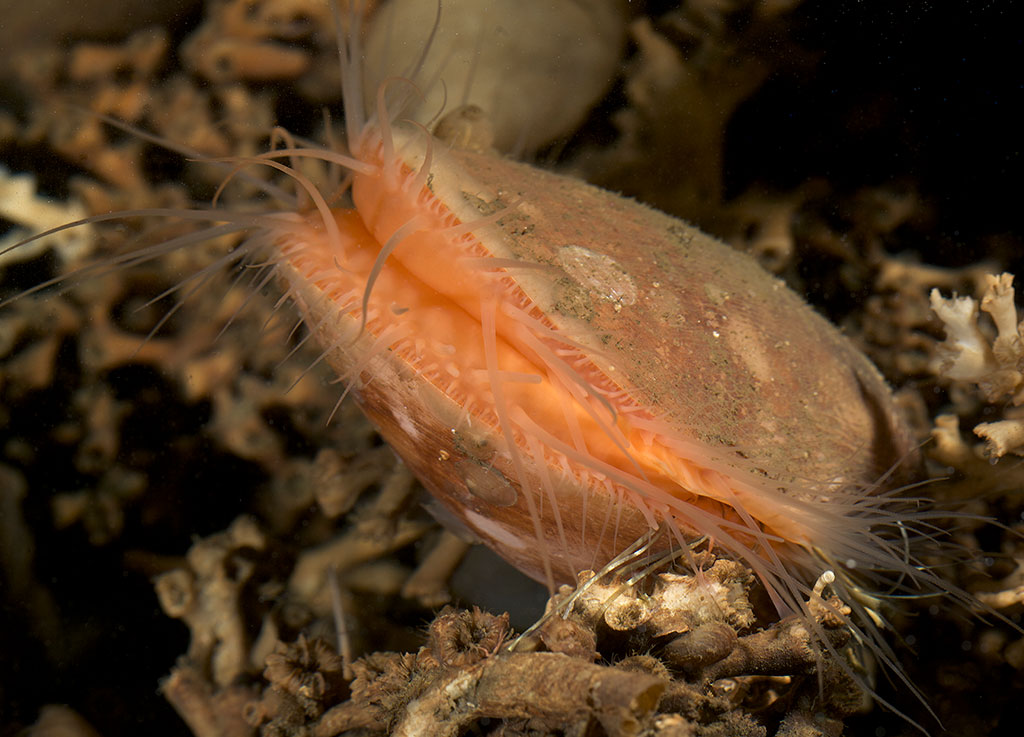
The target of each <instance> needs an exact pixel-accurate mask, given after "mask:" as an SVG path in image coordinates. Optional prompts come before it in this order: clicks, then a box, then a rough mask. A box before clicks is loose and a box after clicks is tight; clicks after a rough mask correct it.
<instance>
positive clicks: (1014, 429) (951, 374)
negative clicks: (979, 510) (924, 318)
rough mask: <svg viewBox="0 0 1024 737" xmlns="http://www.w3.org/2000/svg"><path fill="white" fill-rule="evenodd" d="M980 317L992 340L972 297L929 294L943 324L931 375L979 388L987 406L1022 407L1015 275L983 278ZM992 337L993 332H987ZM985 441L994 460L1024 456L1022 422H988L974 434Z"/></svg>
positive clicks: (1023, 364)
mask: <svg viewBox="0 0 1024 737" xmlns="http://www.w3.org/2000/svg"><path fill="white" fill-rule="evenodd" d="M985 286H986V288H985V294H984V295H983V296H982V298H981V311H982V312H985V313H987V314H988V315H989V317H990V318H991V319H992V323H993V324H994V325H995V329H996V336H995V338H991V339H990V338H988V337H986V335H985V333H984V332H983V331H982V329H981V327H979V325H978V314H979V310H978V303H977V302H976V301H975V300H974V299H972V298H971V297H956V296H953V297H951V298H949V299H947V298H945V297H943V296H942V295H941V294H939V290H937V289H933V290H932V292H931V306H932V310H934V311H935V314H936V315H938V316H939V319H940V320H942V322H943V323H944V324H945V327H946V340H945V342H943V343H941V344H940V345H938V346H937V347H936V349H935V361H934V362H933V364H932V369H933V370H934V371H935V373H937V374H939V375H940V376H944V377H946V378H948V379H953V380H955V381H969V382H973V383H975V384H977V385H978V388H979V389H980V391H981V394H982V396H983V397H984V398H985V399H986V400H987V401H989V402H996V401H1001V400H1005V399H1006V398H1007V397H1009V398H1010V400H1011V402H1012V403H1013V404H1014V405H1022V404H1024V341H1022V340H1021V330H1022V328H1024V323H1020V322H1018V319H1017V317H1018V316H1017V308H1016V305H1015V304H1014V299H1013V297H1014V290H1013V275H1012V274H1000V275H999V276H987V277H985ZM990 333H991V330H990ZM974 433H975V434H976V435H978V436H979V437H981V438H983V439H984V440H985V441H986V452H987V454H988V455H989V456H990V457H992V458H1001V457H1002V456H1004V455H1006V454H1007V453H1019V454H1024V420H1022V419H1020V418H1008V419H1005V420H1001V421H998V422H986V423H982V424H980V425H978V426H977V427H975V428H974Z"/></svg>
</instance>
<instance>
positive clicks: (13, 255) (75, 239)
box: [0, 166, 95, 266]
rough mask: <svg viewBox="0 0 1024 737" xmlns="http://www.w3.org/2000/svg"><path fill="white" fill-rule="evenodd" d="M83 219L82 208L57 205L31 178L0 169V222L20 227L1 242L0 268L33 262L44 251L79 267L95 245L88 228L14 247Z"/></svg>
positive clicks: (79, 206)
mask: <svg viewBox="0 0 1024 737" xmlns="http://www.w3.org/2000/svg"><path fill="white" fill-rule="evenodd" d="M85 215H86V213H85V211H84V209H83V208H82V206H81V205H79V204H77V203H75V202H66V203H60V202H55V201H53V200H51V199H49V198H46V197H43V196H42V195H40V194H39V193H38V192H37V191H36V180H35V177H33V176H32V175H30V174H11V173H10V172H9V171H8V170H7V169H5V168H4V167H3V166H0V218H4V219H5V220H9V221H11V222H12V223H14V224H15V225H18V226H21V227H19V228H15V229H14V230H13V231H11V232H10V233H8V234H7V235H6V236H4V237H2V238H0V266H6V265H8V264H11V263H15V262H18V261H25V260H28V259H31V258H34V257H36V256H38V255H39V254H40V253H42V252H43V251H45V250H46V249H47V248H54V249H56V251H57V253H58V254H59V256H60V258H61V260H62V261H63V262H64V263H65V264H67V265H72V264H77V263H80V262H81V261H82V260H83V259H84V258H85V257H86V256H88V255H89V253H91V252H92V248H93V244H94V243H95V235H94V233H93V229H92V228H90V227H89V226H81V227H75V228H68V229H67V230H62V231H60V232H59V233H54V234H52V235H49V236H46V237H44V238H38V239H36V240H34V241H32V242H31V243H27V244H25V245H24V246H19V247H17V248H13V246H15V245H16V244H17V243H19V242H20V241H22V240H24V239H25V238H27V237H29V236H30V235H32V234H33V233H38V232H41V231H44V230H49V229H50V228H56V227H58V226H61V225H64V224H66V223H70V222H73V221H75V220H81V219H82V218H84V217H85ZM8 249H10V250H8Z"/></svg>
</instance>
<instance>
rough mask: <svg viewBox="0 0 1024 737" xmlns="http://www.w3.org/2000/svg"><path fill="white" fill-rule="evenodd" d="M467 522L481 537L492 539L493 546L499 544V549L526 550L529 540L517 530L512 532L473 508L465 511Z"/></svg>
mask: <svg viewBox="0 0 1024 737" xmlns="http://www.w3.org/2000/svg"><path fill="white" fill-rule="evenodd" d="M463 514H464V516H465V520H466V524H468V525H469V526H470V527H472V528H473V530H474V531H476V533H477V534H478V535H480V536H481V537H484V538H487V539H488V540H491V541H492V542H491V545H492V546H495V545H496V546H498V548H499V549H501V548H507V549H512V550H524V549H526V545H527V541H526V540H524V539H523V538H522V537H520V536H519V535H518V534H516V533H515V532H511V531H509V530H508V529H506V528H504V527H502V526H501V525H499V524H498V523H497V522H495V521H494V520H493V519H491V518H490V517H485V516H484V515H482V514H478V513H477V512H474V511H473V510H472V509H466V510H465V511H464V513H463Z"/></svg>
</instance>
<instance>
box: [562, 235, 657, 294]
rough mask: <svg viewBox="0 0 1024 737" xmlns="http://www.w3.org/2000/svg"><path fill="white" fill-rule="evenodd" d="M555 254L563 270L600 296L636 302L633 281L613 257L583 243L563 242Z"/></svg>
mask: <svg viewBox="0 0 1024 737" xmlns="http://www.w3.org/2000/svg"><path fill="white" fill-rule="evenodd" d="M556 258H557V259H558V264H559V266H561V267H562V269H564V270H565V273H566V274H568V275H569V276H570V277H572V279H574V280H575V281H576V282H577V283H578V284H580V285H581V286H584V287H586V288H587V289H589V290H592V291H594V292H596V293H597V294H598V296H600V297H601V299H604V300H607V301H609V302H615V303H616V304H617V305H631V304H634V303H635V302H636V297H637V288H636V284H634V283H633V279H632V277H630V275H629V274H627V273H626V270H625V269H623V268H622V267H621V266H619V263H618V262H617V261H616V260H615V259H613V258H611V257H609V256H605V255H604V254H601V253H594V252H593V251H591V250H590V249H589V248H584V247H583V246H563V247H562V248H560V249H558V254H557V256H556Z"/></svg>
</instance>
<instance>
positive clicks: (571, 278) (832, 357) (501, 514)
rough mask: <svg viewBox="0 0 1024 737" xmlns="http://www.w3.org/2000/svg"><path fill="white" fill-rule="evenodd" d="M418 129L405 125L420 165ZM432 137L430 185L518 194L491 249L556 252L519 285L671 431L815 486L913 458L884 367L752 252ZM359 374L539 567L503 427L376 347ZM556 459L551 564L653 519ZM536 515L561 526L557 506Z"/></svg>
mask: <svg viewBox="0 0 1024 737" xmlns="http://www.w3.org/2000/svg"><path fill="white" fill-rule="evenodd" d="M422 139H423V136H422V133H416V134H413V135H412V136H411V137H407V138H404V140H403V139H401V138H400V139H399V141H400V150H402V152H403V153H402V155H403V156H404V157H405V159H406V162H407V164H408V166H409V167H410V168H411V169H413V170H415V169H417V168H418V166H419V164H420V162H421V161H422V156H423V149H424V146H423V140H422ZM434 148H435V151H434V154H433V155H434V164H433V165H432V166H431V178H430V180H429V183H428V186H429V187H430V188H431V189H432V191H433V192H434V193H435V194H436V195H437V196H439V197H440V198H441V200H442V201H443V202H444V203H446V204H447V206H448V207H449V208H450V209H451V210H452V211H453V212H454V213H455V214H456V215H457V216H458V217H459V219H460V220H462V221H463V222H471V221H473V220H475V219H479V218H480V217H481V216H484V215H488V214H491V213H492V212H495V211H496V210H498V209H500V208H502V207H506V206H508V205H509V204H511V203H513V202H515V201H516V200H519V199H522V202H521V203H520V204H519V205H518V206H517V207H516V208H515V209H514V211H510V214H509V215H508V216H507V217H505V218H503V219H502V220H501V221H500V222H499V223H498V224H497V225H490V226H487V227H485V228H482V229H481V230H479V231H475V234H476V235H477V237H478V238H480V239H481V241H483V242H484V243H485V245H486V246H487V247H488V249H489V250H490V251H491V252H492V253H493V255H494V256H496V257H498V258H507V259H516V260H520V261H523V262H529V263H542V264H547V265H550V266H551V267H554V268H556V269H558V271H557V272H554V275H553V272H552V271H551V270H550V269H548V270H538V269H522V270H516V273H515V277H516V280H517V282H518V284H519V286H520V288H521V289H522V290H523V291H524V292H525V293H526V294H527V295H528V296H529V297H530V298H532V299H533V300H534V302H535V303H536V304H537V305H539V306H540V307H541V308H542V309H543V310H544V312H545V313H546V314H547V316H548V318H549V319H550V320H551V321H552V322H553V323H555V325H556V326H557V327H558V328H559V329H560V330H564V331H565V332H566V334H568V335H569V336H571V337H572V339H573V340H575V341H578V342H581V343H584V344H587V345H591V346H593V348H594V351H595V362H596V363H598V364H600V365H602V366H604V367H606V368H608V367H610V368H611V371H612V373H613V374H615V375H617V376H619V377H621V379H622V381H623V385H624V386H627V387H629V389H630V393H631V395H632V396H633V398H634V399H636V400H637V401H639V402H641V403H642V404H643V405H644V406H647V407H650V408H651V411H652V412H653V413H654V414H656V415H657V416H659V417H661V418H662V419H664V420H666V421H667V422H668V423H669V424H670V425H671V426H672V427H673V428H674V429H675V430H677V431H678V432H679V433H680V435H683V436H686V437H688V438H691V439H693V440H696V441H698V442H699V443H701V444H703V445H704V446H706V447H708V448H710V449H713V450H715V451H716V452H718V453H720V456H721V457H726V458H732V459H733V460H734V461H735V464H736V469H737V471H736V472H737V473H742V474H747V475H749V474H750V473H751V472H752V471H753V472H755V473H757V474H760V475H763V476H767V477H768V478H769V479H771V480H772V481H773V482H774V486H775V487H776V488H781V489H783V490H785V491H788V492H789V493H793V494H799V495H801V496H803V497H808V496H810V497H813V495H814V494H816V493H821V494H825V493H827V491H828V490H829V489H831V488H833V485H834V484H836V483H841V484H845V485H847V487H849V486H850V485H855V486H863V487H868V486H870V485H871V484H873V483H875V482H876V481H877V480H878V479H879V477H880V476H881V475H882V474H883V473H885V472H886V471H887V470H889V469H890V468H891V467H893V466H895V465H897V464H899V463H900V462H901V461H909V462H913V460H914V457H915V454H914V450H913V442H912V439H911V436H910V433H909V431H908V429H907V427H906V426H905V425H904V423H903V422H902V421H901V419H900V416H899V413H898V412H897V410H896V408H895V407H894V405H893V402H892V397H891V394H890V392H889V389H888V387H887V386H886V385H885V382H884V381H883V379H882V378H881V376H880V375H879V373H878V371H877V370H876V369H875V368H874V366H872V364H871V363H870V362H869V361H868V360H867V358H865V356H864V355H863V354H862V353H861V352H860V351H858V350H857V349H856V348H855V347H854V346H853V345H852V344H851V342H850V341H849V340H848V339H847V338H845V337H844V336H843V335H841V334H840V332H839V331H838V330H837V329H836V328H835V327H834V326H832V325H831V324H830V323H829V322H827V321H826V320H825V319H823V318H822V317H821V316H819V315H818V314H817V313H815V312H814V310H812V309H811V308H810V307H809V306H808V305H807V304H806V303H805V302H804V301H803V300H802V299H801V298H800V297H798V296H797V295H796V294H794V293H793V292H792V291H790V290H789V289H788V288H787V287H786V286H785V285H784V284H783V283H782V282H781V281H779V280H778V279H776V278H774V277H772V276H770V275H769V274H767V273H766V272H765V271H763V270H762V269H761V268H760V266H758V264H757V263H756V262H754V261H753V260H752V259H751V258H749V257H747V256H746V255H744V254H741V253H739V252H737V251H735V250H733V249H731V248H730V247H728V246H726V245H724V244H722V243H720V242H718V241H716V240H714V239H712V238H710V237H708V236H707V235H705V234H703V233H701V232H700V231H699V230H697V229H696V228H694V227H693V226H691V225H688V224H687V223H685V222H683V221H681V220H678V219H675V218H672V217H669V216H667V215H664V214H662V213H660V212H657V211H655V210H652V209H650V208H648V207H645V206H643V205H641V204H638V203H637V202H634V201H632V200H629V199H626V198H623V197H620V196H617V195H615V194H613V193H610V192H607V191H603V190H600V189H598V188H595V187H592V186H589V185H587V184H584V183H582V182H580V181H577V180H575V179H570V178H567V177H563V176H558V175H555V174H552V173H549V172H546V171H542V170H539V169H536V168H534V167H530V166H526V165H523V164H519V163H514V162H511V161H507V160H503V159H499V158H496V157H492V156H488V155H482V154H476V153H470V152H462V151H438V150H437V149H440V148H441V145H440V144H438V143H436V142H435V145H434ZM439 268H443V265H441V264H439ZM293 287H295V288H296V289H297V291H298V293H299V295H300V301H301V302H302V303H304V304H305V305H306V309H307V312H309V313H310V316H311V320H310V324H314V325H315V324H318V323H319V322H320V320H319V316H320V315H323V314H324V311H325V310H330V309H331V306H330V305H319V306H318V304H317V303H318V301H319V300H320V299H321V298H320V297H318V296H317V295H316V294H311V293H309V292H310V291H312V290H309V289H308V288H306V287H303V285H302V284H301V283H294V284H293ZM304 290H305V291H304ZM328 332H329V331H328ZM322 339H323V340H324V341H325V342H327V343H329V342H331V341H332V340H336V337H333V336H331V335H329V334H326V335H324V336H322ZM362 340H364V341H366V340H368V338H366V337H364V338H363V339H362ZM364 347H365V346H364ZM359 350H360V348H359V346H355V347H354V352H355V353H357V354H358V352H359ZM335 353H336V355H335V356H334V357H333V363H334V365H335V368H336V369H337V370H338V371H339V372H345V371H347V370H349V369H350V368H351V366H352V353H353V351H352V350H346V351H336V352H335ZM371 378H372V381H368V380H369V379H371ZM363 379H364V382H365V383H364V385H363V386H362V387H361V388H359V390H358V394H359V400H360V403H361V405H362V406H363V408H364V409H365V410H366V412H367V414H368V415H369V416H370V418H371V419H372V420H373V421H374V422H375V423H376V424H377V426H378V427H379V428H380V429H381V432H382V433H383V435H384V436H385V438H386V439H387V440H388V442H389V443H391V444H392V445H393V446H394V447H395V449H396V451H397V452H398V454H399V455H400V456H401V457H402V458H403V459H404V460H405V461H406V462H407V463H408V464H409V465H410V467H412V469H413V470H414V471H415V473H416V474H417V475H418V476H419V478H420V479H421V480H422V481H423V483H424V484H425V485H426V486H427V487H428V488H429V489H430V491H431V492H432V493H433V494H434V495H435V496H436V497H437V499H438V500H440V501H441V502H442V503H443V504H444V506H445V507H446V508H447V509H448V511H449V512H451V513H452V514H453V515H454V516H455V517H456V518H457V519H459V520H460V521H461V522H463V523H464V524H465V525H466V526H468V527H469V528H470V529H472V530H473V531H474V532H475V533H476V534H477V535H479V536H481V537H482V538H484V540H485V542H487V543H488V544H489V545H490V546H491V547H493V548H495V549H496V550H498V552H499V553H500V554H502V555H503V556H504V557H506V558H507V559H509V560H511V561H512V562H513V563H514V564H515V565H516V566H517V567H519V568H520V569H522V570H524V571H526V572H528V573H530V574H531V575H534V576H535V577H538V578H540V577H542V576H543V565H542V564H543V561H542V554H541V551H540V549H539V548H540V547H541V546H538V545H537V544H536V542H535V540H534V523H533V521H532V519H531V516H530V512H529V508H528V504H527V502H526V499H525V498H524V494H523V493H522V489H521V486H520V484H519V482H518V481H517V480H516V478H515V473H514V471H513V469H512V468H511V466H510V464H508V463H506V462H503V461H502V460H501V458H500V456H501V450H502V449H503V448H504V445H505V444H504V441H503V439H502V438H501V437H500V433H497V432H495V431H494V430H493V429H492V428H486V427H480V426H479V424H478V425H477V426H476V428H475V430H474V429H472V428H471V429H468V430H467V429H466V428H465V427H463V426H460V418H461V417H462V408H461V407H459V406H457V405H455V404H454V403H453V402H451V401H450V400H448V399H447V397H445V396H444V395H443V394H442V393H441V392H440V391H438V390H437V389H436V388H435V387H433V386H432V385H428V384H426V382H423V381H421V380H418V378H417V377H416V375H415V374H414V372H412V371H411V370H410V369H409V367H408V366H405V365H404V364H402V363H401V362H400V361H396V360H394V359H393V358H391V357H390V356H388V355H386V354H385V355H381V356H377V357H375V358H373V359H372V360H371V362H370V364H369V365H368V366H367V367H366V369H365V370H364V372H363ZM456 428H457V429H456ZM905 465H906V464H905ZM551 472H552V473H553V474H554V475H555V479H554V485H555V489H556V495H557V497H558V499H559V507H560V510H561V517H562V522H563V523H564V525H565V533H566V538H567V540H568V543H569V549H568V550H565V551H559V553H558V556H557V557H558V560H556V561H555V563H556V577H557V578H559V579H562V580H571V576H572V574H573V573H574V569H577V568H582V567H587V566H593V565H595V564H597V565H599V564H601V563H603V562H605V561H606V560H608V559H610V558H611V557H613V556H614V555H615V554H616V553H618V552H620V550H621V548H623V547H624V546H625V545H628V544H629V543H631V542H632V541H633V540H634V539H636V538H637V537H638V536H639V535H640V534H642V533H644V532H645V531H646V530H648V529H649V522H650V520H649V519H648V518H646V517H645V516H644V514H643V513H642V512H641V511H640V510H636V509H633V508H631V507H630V506H629V505H619V504H618V502H617V500H616V499H614V498H608V495H600V494H594V493H592V490H590V489H587V488H580V484H579V483H578V482H577V479H576V478H575V477H574V476H573V475H572V474H565V473H562V472H561V471H560V470H559V469H551ZM535 488H539V483H538V486H537V487H535ZM620 506H621V507H622V508H619V507H620ZM583 509H586V510H587V513H586V515H584V514H582V512H581V511H580V510H583ZM588 520H589V521H588ZM609 520H613V524H614V532H608V530H610V529H611V528H610V527H608V524H609V523H608V521H609ZM602 521H603V524H604V527H605V531H604V532H603V533H602V534H599V532H601V530H600V529H599V528H601V527H602ZM542 526H543V529H544V534H545V536H546V537H547V539H548V540H556V539H557V532H556V527H555V523H554V521H553V519H552V515H550V514H546V515H544V517H543V520H542ZM824 534H825V535H826V536H827V534H828V533H827V531H825V532H824Z"/></svg>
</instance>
